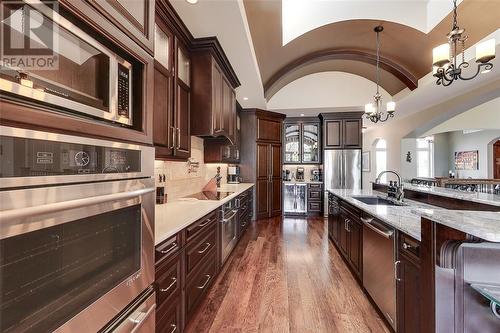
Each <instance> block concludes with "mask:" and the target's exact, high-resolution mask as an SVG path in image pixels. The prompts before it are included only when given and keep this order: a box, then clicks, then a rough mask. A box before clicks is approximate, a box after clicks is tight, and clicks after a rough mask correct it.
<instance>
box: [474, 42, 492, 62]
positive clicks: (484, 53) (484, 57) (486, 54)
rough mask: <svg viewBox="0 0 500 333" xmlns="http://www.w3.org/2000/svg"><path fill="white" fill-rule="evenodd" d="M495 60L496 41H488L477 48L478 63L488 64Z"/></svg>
mask: <svg viewBox="0 0 500 333" xmlns="http://www.w3.org/2000/svg"><path fill="white" fill-rule="evenodd" d="M493 58H495V39H494V38H493V39H488V40H487V41H484V42H482V43H479V44H477V46H476V62H480V63H483V64H484V63H486V62H489V61H490V60H491V59H493Z"/></svg>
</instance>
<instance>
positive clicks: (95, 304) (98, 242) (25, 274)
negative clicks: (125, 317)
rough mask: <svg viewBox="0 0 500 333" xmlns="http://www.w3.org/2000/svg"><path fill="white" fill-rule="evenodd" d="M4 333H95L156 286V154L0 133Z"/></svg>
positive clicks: (6, 130) (47, 135)
mask: <svg viewBox="0 0 500 333" xmlns="http://www.w3.org/2000/svg"><path fill="white" fill-rule="evenodd" d="M0 154H1V162H0V176H1V177H0V185H1V190H0V203H1V204H0V318H1V320H0V332H47V331H56V332H93V331H98V330H99V329H101V328H102V327H103V326H104V325H106V324H107V323H108V322H109V321H110V320H111V319H112V318H114V317H115V316H116V315H117V314H118V313H120V312H121V311H122V310H123V309H125V307H126V306H127V305H128V304H129V303H130V302H132V301H133V300H134V299H135V298H136V297H137V296H139V295H140V294H141V293H143V291H144V290H146V289H147V288H148V287H149V286H150V285H151V284H152V283H153V281H154V216H153V214H154V180H153V162H154V150H153V148H151V147H142V146H136V145H132V144H123V143H116V142H109V141H102V140H96V139H88V138H81V137H73V136H67V135H60V134H53V133H45V132H39V131H32V130H25V129H19V128H11V127H3V126H2V127H0Z"/></svg>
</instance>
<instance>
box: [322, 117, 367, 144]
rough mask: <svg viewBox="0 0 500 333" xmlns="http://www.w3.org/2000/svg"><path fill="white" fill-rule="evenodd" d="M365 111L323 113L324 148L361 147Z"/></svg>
mask: <svg viewBox="0 0 500 333" xmlns="http://www.w3.org/2000/svg"><path fill="white" fill-rule="evenodd" d="M363 114H364V113H363V112H332V113H322V114H320V118H321V119H322V121H323V147H324V149H361V148H362V146H363V141H362V128H363V119H362V117H363Z"/></svg>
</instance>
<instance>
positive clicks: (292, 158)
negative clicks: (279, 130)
mask: <svg viewBox="0 0 500 333" xmlns="http://www.w3.org/2000/svg"><path fill="white" fill-rule="evenodd" d="M284 133H285V158H284V162H285V163H300V124H285V130H284Z"/></svg>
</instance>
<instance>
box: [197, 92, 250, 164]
mask: <svg viewBox="0 0 500 333" xmlns="http://www.w3.org/2000/svg"><path fill="white" fill-rule="evenodd" d="M235 104H236V124H235V126H236V128H235V134H234V142H231V141H229V140H228V138H226V137H217V138H205V144H204V152H203V156H204V161H205V163H234V164H238V163H239V162H240V152H241V106H240V105H239V103H238V102H235Z"/></svg>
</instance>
